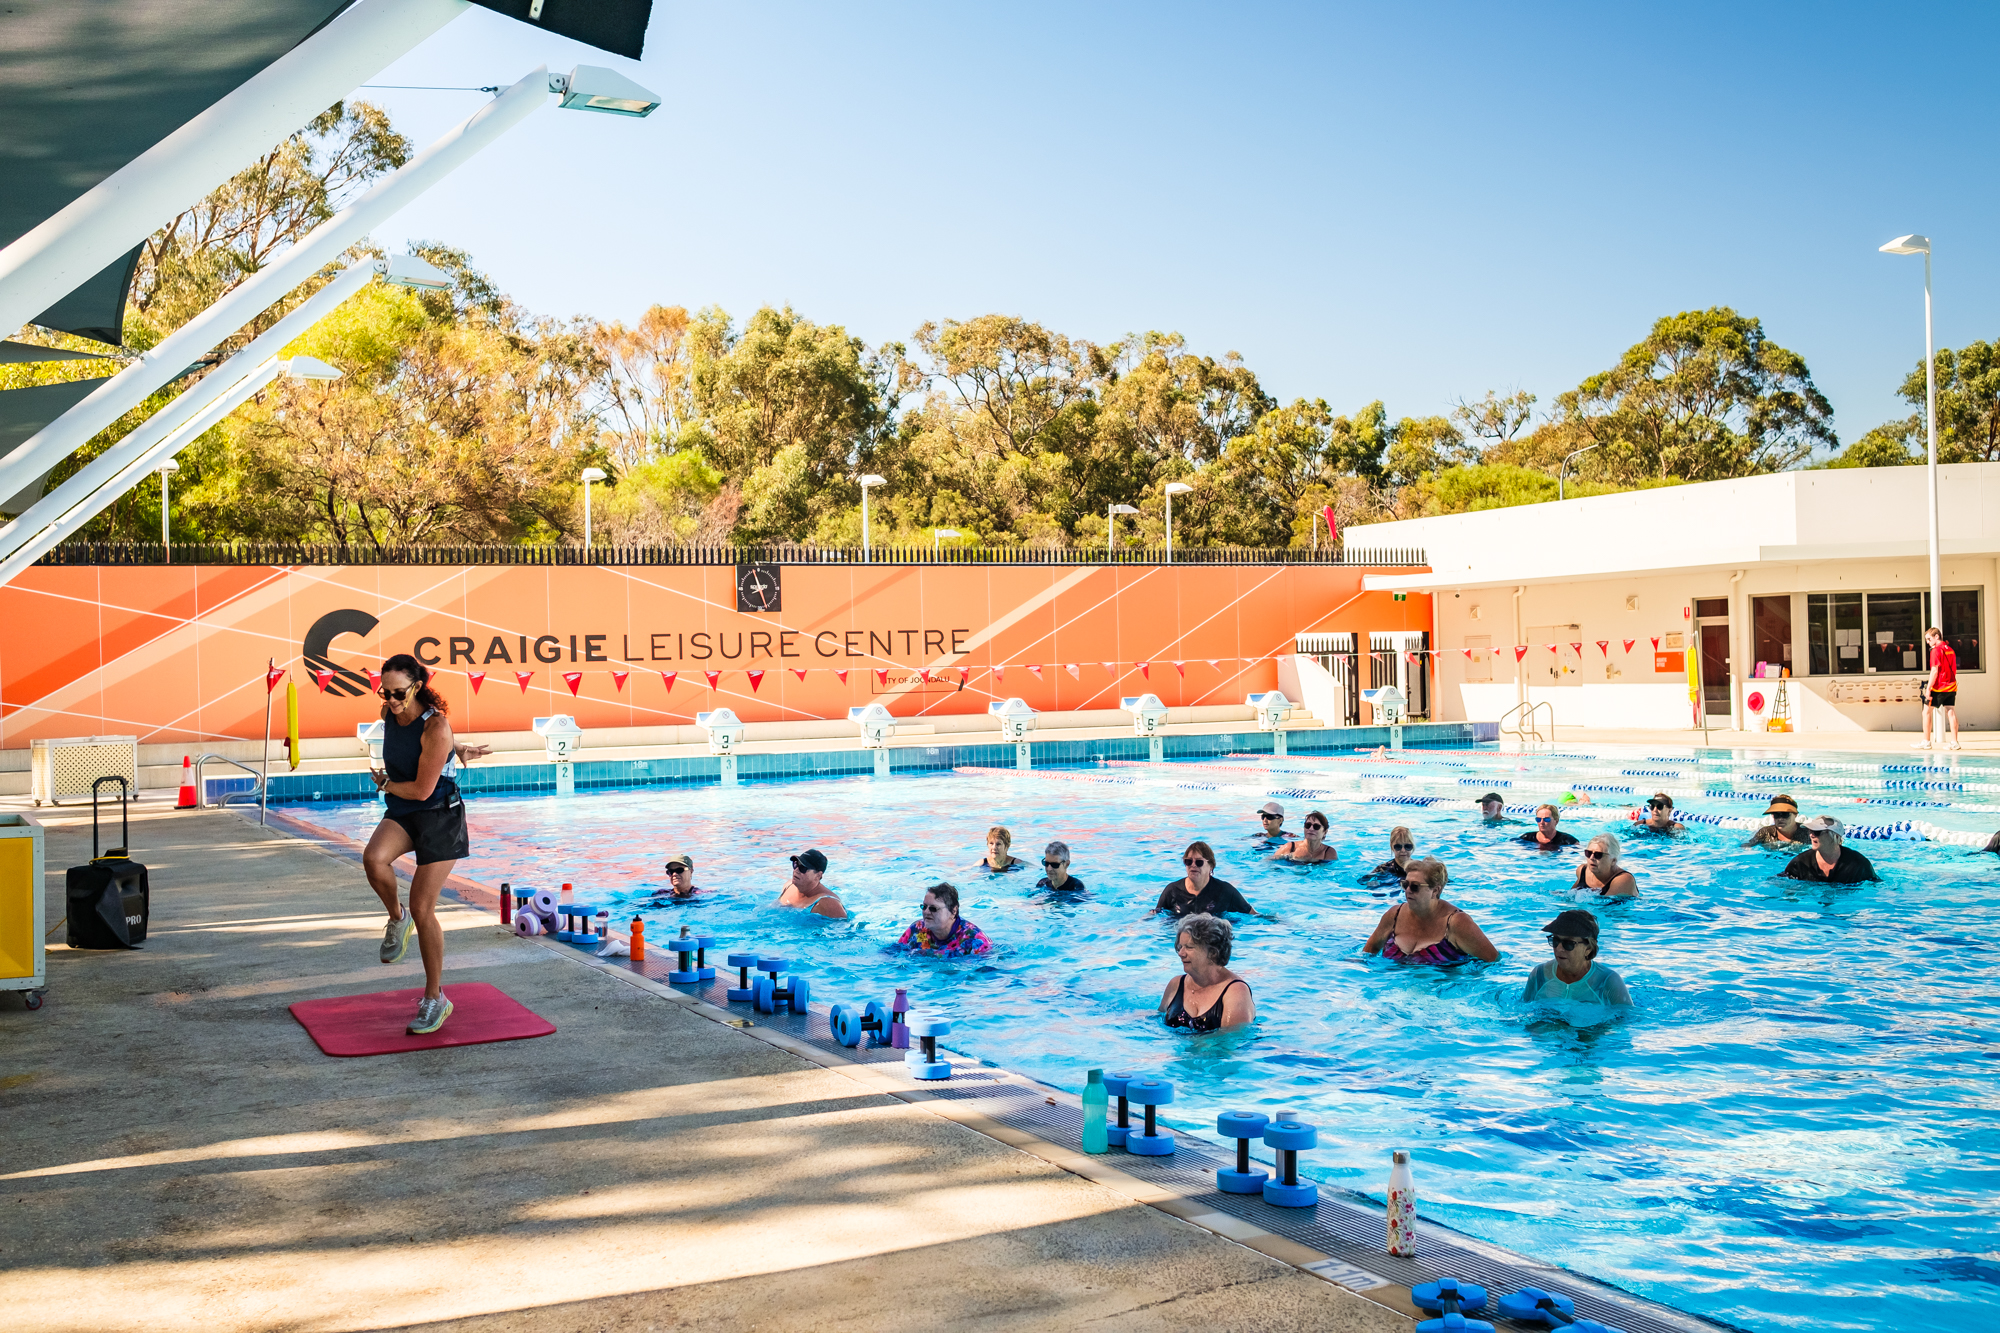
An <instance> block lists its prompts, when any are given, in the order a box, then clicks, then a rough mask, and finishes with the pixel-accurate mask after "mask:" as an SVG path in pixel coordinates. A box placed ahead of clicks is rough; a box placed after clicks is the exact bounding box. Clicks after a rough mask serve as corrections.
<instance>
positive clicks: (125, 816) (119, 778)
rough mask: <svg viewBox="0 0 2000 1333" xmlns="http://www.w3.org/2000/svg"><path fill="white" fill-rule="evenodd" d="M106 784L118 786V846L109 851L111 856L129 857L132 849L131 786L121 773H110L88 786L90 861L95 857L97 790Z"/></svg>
mask: <svg viewBox="0 0 2000 1333" xmlns="http://www.w3.org/2000/svg"><path fill="white" fill-rule="evenodd" d="M107 782H115V783H117V784H118V811H119V823H118V841H119V846H116V847H113V848H112V849H111V854H112V855H113V856H130V855H131V848H132V784H131V783H129V782H127V781H126V780H125V777H124V775H123V774H122V773H112V774H109V775H107V776H105V777H101V778H99V779H98V780H97V781H95V782H93V783H91V784H90V859H91V860H93V861H95V860H97V859H98V857H97V789H98V788H99V787H102V786H103V785H104V784H105V783H107Z"/></svg>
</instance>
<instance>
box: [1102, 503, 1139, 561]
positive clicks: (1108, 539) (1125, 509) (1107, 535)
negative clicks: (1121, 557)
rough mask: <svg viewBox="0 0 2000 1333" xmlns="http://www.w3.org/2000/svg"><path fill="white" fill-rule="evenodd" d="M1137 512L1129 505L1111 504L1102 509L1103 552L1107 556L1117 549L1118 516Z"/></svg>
mask: <svg viewBox="0 0 2000 1333" xmlns="http://www.w3.org/2000/svg"><path fill="white" fill-rule="evenodd" d="M1138 512H1139V511H1138V510H1136V509H1134V508H1133V507H1132V506H1131V505H1112V506H1111V507H1110V508H1109V509H1106V510H1105V511H1104V554H1105V555H1106V556H1107V557H1108V556H1109V555H1110V554H1111V553H1112V552H1113V551H1115V550H1117V549H1118V516H1119V515H1120V514H1136V513H1138Z"/></svg>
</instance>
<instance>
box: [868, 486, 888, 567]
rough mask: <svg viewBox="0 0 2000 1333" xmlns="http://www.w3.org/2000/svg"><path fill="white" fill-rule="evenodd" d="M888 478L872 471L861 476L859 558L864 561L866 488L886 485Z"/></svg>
mask: <svg viewBox="0 0 2000 1333" xmlns="http://www.w3.org/2000/svg"><path fill="white" fill-rule="evenodd" d="M888 480H889V479H888V478H887V477H878V476H876V475H875V474H874V473H873V472H868V473H864V474H863V475H862V477H861V558H862V560H863V561H866V560H867V559H868V558H869V556H868V551H869V547H868V488H869V487H870V486H882V485H886V484H887V483H888Z"/></svg>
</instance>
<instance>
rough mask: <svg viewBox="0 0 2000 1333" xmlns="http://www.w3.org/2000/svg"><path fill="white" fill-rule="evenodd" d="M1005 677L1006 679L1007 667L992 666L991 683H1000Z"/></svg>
mask: <svg viewBox="0 0 2000 1333" xmlns="http://www.w3.org/2000/svg"><path fill="white" fill-rule="evenodd" d="M1006 679H1007V668H1006V667H1005V666H997V667H994V668H993V683H994V684H995V685H998V684H1000V683H1001V682H1002V681H1004V680H1006Z"/></svg>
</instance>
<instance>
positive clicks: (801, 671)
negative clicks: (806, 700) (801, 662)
mask: <svg viewBox="0 0 2000 1333" xmlns="http://www.w3.org/2000/svg"><path fill="white" fill-rule="evenodd" d="M792 674H793V675H794V676H797V677H798V678H799V679H800V680H801V681H803V680H804V679H805V678H806V669H805V668H804V667H793V668H792Z"/></svg>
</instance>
